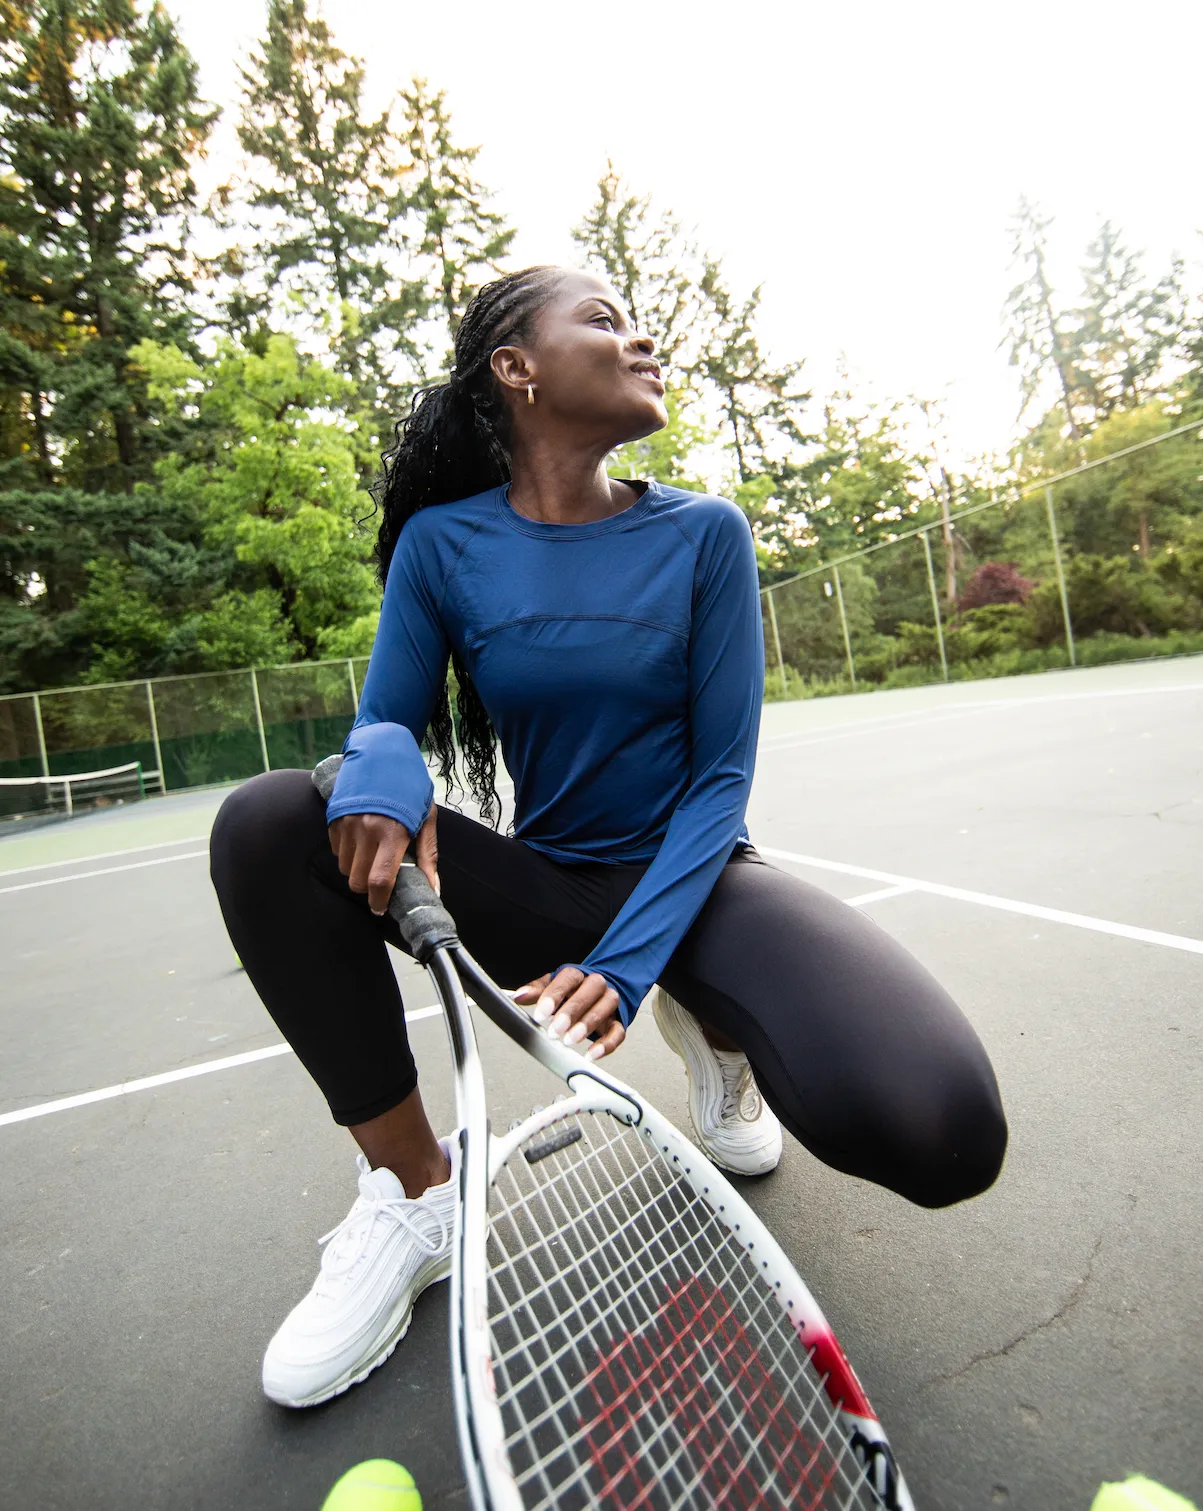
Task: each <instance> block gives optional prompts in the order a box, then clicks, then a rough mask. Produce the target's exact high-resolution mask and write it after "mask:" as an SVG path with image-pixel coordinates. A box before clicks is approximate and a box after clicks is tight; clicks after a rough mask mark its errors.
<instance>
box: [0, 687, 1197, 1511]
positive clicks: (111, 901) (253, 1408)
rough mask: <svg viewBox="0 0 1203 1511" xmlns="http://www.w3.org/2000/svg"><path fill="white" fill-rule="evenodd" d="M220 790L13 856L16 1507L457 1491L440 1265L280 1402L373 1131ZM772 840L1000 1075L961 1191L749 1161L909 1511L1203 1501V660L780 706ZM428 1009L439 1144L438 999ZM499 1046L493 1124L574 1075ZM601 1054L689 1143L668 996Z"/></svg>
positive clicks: (11, 1448)
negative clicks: (1115, 1498)
mask: <svg viewBox="0 0 1203 1511" xmlns="http://www.w3.org/2000/svg"><path fill="white" fill-rule="evenodd" d="M222 796H223V794H222V793H220V792H216V793H193V794H186V795H183V796H180V797H178V798H166V799H156V800H150V801H148V802H146V803H144V804H140V805H137V806H136V807H130V808H126V809H122V810H119V811H116V812H113V811H110V812H108V813H104V814H98V815H95V816H92V817H89V818H84V819H80V820H77V821H75V822H73V823H72V824H69V825H60V826H57V827H54V828H50V829H44V830H40V831H37V832H35V833H31V834H27V835H19V834H18V835H11V836H8V837H4V838H0V959H2V960H3V983H4V985H3V992H2V994H0V997H2V1000H0V1026H2V1028H0V1200H2V1202H3V1208H2V1210H3V1214H4V1221H3V1228H2V1231H0V1265H2V1267H3V1276H4V1290H3V1297H4V1299H3V1305H2V1307H0V1315H2V1317H3V1336H4V1347H3V1351H2V1355H0V1382H2V1389H3V1403H4V1409H3V1413H2V1416H0V1505H3V1506H4V1507H6V1508H8V1507H11V1508H13V1511H22V1508H26V1507H30V1508H32V1507H35V1506H36V1507H37V1511H57V1508H63V1511H67V1508H72V1511H75V1508H77V1507H79V1506H81V1505H82V1506H87V1507H90V1508H92V1507H95V1508H97V1511H109V1508H112V1511H118V1508H120V1511H130V1508H142V1507H170V1508H171V1511H185V1508H192V1507H196V1508H201V1507H207V1508H209V1507H222V1508H225V1507H237V1508H239V1511H260V1508H262V1511H269V1508H276V1507H298V1508H312V1511H317V1508H318V1507H319V1506H320V1504H321V1501H322V1498H323V1496H324V1494H325V1492H326V1490H327V1489H328V1488H329V1486H330V1484H332V1483H333V1481H334V1480H335V1479H336V1478H337V1477H338V1475H339V1474H340V1473H341V1472H342V1471H343V1470H344V1469H345V1468H347V1467H348V1466H349V1465H350V1464H352V1463H354V1462H356V1461H357V1460H359V1459H363V1458H369V1457H376V1456H382V1455H383V1456H389V1457H393V1458H397V1459H400V1460H401V1461H402V1462H403V1463H405V1464H406V1465H407V1466H408V1467H409V1468H410V1469H411V1470H412V1472H413V1473H414V1475H415V1477H416V1479H417V1482H418V1484H419V1486H420V1487H421V1491H422V1495H423V1499H424V1503H425V1505H426V1507H427V1508H428V1511H441V1508H451V1507H459V1506H463V1505H466V1497H465V1493H464V1489H463V1482H462V1478H461V1475H460V1470H459V1464H458V1454H457V1448H456V1443H455V1432H454V1423H453V1419H452V1413H451V1394H450V1379H449V1374H448V1363H447V1346H446V1334H447V1295H446V1287H437V1288H435V1289H434V1290H433V1291H431V1292H428V1293H427V1294H426V1295H425V1296H424V1297H423V1298H422V1299H421V1301H420V1302H419V1304H418V1307H417V1309H416V1313H415V1318H414V1323H413V1327H412V1329H411V1332H410V1334H409V1336H408V1338H407V1339H406V1340H405V1341H404V1343H403V1344H402V1346H401V1348H400V1349H399V1350H398V1352H397V1354H396V1355H395V1356H394V1358H393V1359H392V1360H391V1361H390V1363H389V1364H388V1365H387V1366H385V1367H384V1368H382V1369H381V1370H379V1371H377V1372H376V1373H375V1374H374V1375H373V1376H372V1377H371V1378H370V1379H369V1380H368V1381H367V1382H366V1383H365V1384H364V1385H362V1386H359V1387H357V1388H356V1389H354V1390H352V1391H350V1392H349V1393H348V1394H346V1395H345V1396H343V1397H340V1398H339V1399H338V1400H336V1401H334V1402H332V1403H330V1404H329V1405H327V1406H325V1407H320V1408H317V1409H315V1410H311V1411H307V1412H300V1413H290V1412H286V1411H283V1410H280V1409H278V1408H276V1407H273V1406H271V1405H270V1404H269V1403H267V1402H266V1401H265V1400H264V1399H263V1398H262V1396H261V1394H260V1390H259V1381H258V1371H259V1361H260V1358H261V1355H262V1350H263V1347H264V1345H265V1344H266V1342H267V1340H268V1338H269V1337H270V1335H271V1333H272V1331H273V1330H274V1328H275V1326H276V1324H277V1323H278V1321H279V1320H280V1319H281V1318H282V1316H283V1315H284V1313H285V1312H286V1311H287V1310H288V1308H289V1307H290V1306H291V1305H292V1304H293V1303H294V1302H295V1301H296V1300H297V1299H299V1297H300V1296H301V1295H302V1294H303V1293H304V1291H305V1289H306V1288H307V1287H308V1285H309V1284H310V1282H311V1280H312V1278H313V1275H314V1273H315V1269H316V1265H317V1261H318V1249H317V1245H316V1239H317V1237H318V1236H319V1235H320V1234H322V1233H324V1232H326V1231H327V1230H328V1229H330V1228H331V1227H333V1226H334V1225H335V1224H336V1223H337V1222H338V1221H339V1220H340V1219H341V1218H342V1216H343V1215H344V1214H345V1212H346V1209H347V1207H348V1206H349V1204H350V1202H351V1200H352V1198H353V1196H354V1167H353V1153H354V1151H353V1148H352V1146H351V1144H350V1141H349V1139H348V1138H347V1135H346V1134H345V1133H344V1132H342V1131H341V1130H339V1129H336V1128H334V1127H333V1126H332V1125H331V1124H330V1121H329V1118H328V1115H327V1113H326V1111H325V1106H324V1103H323V1102H322V1099H321V1097H320V1096H319V1094H318V1093H317V1091H316V1090H315V1088H314V1087H313V1086H312V1084H311V1083H310V1082H309V1080H308V1078H307V1077H306V1075H305V1073H304V1071H303V1070H302V1069H301V1067H300V1066H299V1065H298V1064H297V1062H296V1061H295V1059H294V1058H293V1057H292V1055H291V1054H288V1053H281V1052H280V1050H281V1046H280V1039H279V1035H278V1033H277V1032H276V1030H275V1027H274V1025H273V1024H272V1023H271V1021H270V1019H268V1017H267V1015H266V1014H265V1013H264V1011H263V1009H262V1007H261V1006H260V1005H259V1003H258V1001H257V999H256V998H255V996H254V993H253V991H252V990H251V988H250V986H249V983H248V982H247V980H246V978H245V976H244V975H243V974H242V972H241V971H240V970H239V969H238V966H237V962H236V961H235V959H234V957H233V955H232V953H231V950H230V946H229V943H228V941H227V940H226V938H225V935H224V931H223V929H222V925H221V920H220V917H219V915H218V912H217V908H216V904H215V901H214V898H213V895H212V891H211V889H210V886H209V882H208V877H207V868H206V865H205V862H204V859H203V850H204V843H205V837H206V835H207V832H208V827H209V824H210V823H211V821H212V816H213V813H214V812H215V811H216V808H217V806H218V804H219V802H220V800H221V797H222ZM749 824H750V827H751V831H752V834H753V838H754V839H755V840H756V841H757V842H758V843H759V844H760V845H761V847H762V848H763V849H766V850H769V851H771V852H772V854H773V861H774V864H778V865H782V866H785V867H787V868H789V869H792V870H794V871H796V872H797V873H798V874H799V875H802V876H804V877H806V878H807V879H809V880H811V881H814V882H816V883H817V884H818V885H820V886H823V887H826V888H827V889H828V890H830V891H832V892H833V893H834V894H835V895H837V896H840V897H843V898H845V899H848V900H851V901H853V902H856V903H857V905H859V906H863V907H864V908H865V909H866V911H868V912H870V913H871V914H872V916H873V917H874V918H875V919H876V920H877V921H878V922H879V923H880V924H881V925H882V927H884V928H886V929H887V930H888V931H889V932H890V933H891V934H893V935H894V936H895V937H896V938H898V939H899V940H900V941H901V942H902V943H903V944H904V945H906V947H907V948H909V949H910V950H912V951H913V952H914V953H915V954H916V955H917V956H918V958H919V959H920V960H922V961H923V962H924V964H926V965H927V966H928V967H929V968H930V969H931V970H933V971H934V972H935V974H936V975H937V977H938V978H939V979H940V980H941V981H942V982H944V984H945V985H946V986H947V987H948V988H949V990H950V991H951V992H952V993H953V995H954V996H955V997H956V998H957V999H958V1000H959V1001H960V1002H961V1004H962V1005H963V1007H964V1008H965V1011H966V1012H967V1013H968V1015H969V1017H970V1018H971V1020H972V1021H973V1023H974V1025H975V1026H976V1028H977V1030H978V1032H979V1033H980V1034H981V1035H982V1037H983V1039H984V1041H985V1043H986V1045H987V1048H988V1049H989V1051H990V1054H991V1056H992V1058H993V1060H994V1063H995V1066H996V1069H997V1072H998V1076H999V1081H1000V1084H1001V1086H1002V1090H1003V1096H1004V1100H1005V1102H1006V1106H1007V1111H1008V1115H1009V1119H1010V1124H1011V1146H1010V1151H1009V1154H1008V1159H1007V1163H1006V1167H1005V1169H1004V1172H1003V1175H1002V1177H1001V1179H1000V1180H999V1182H998V1184H997V1185H996V1186H995V1187H994V1189H993V1190H991V1191H990V1192H989V1193H987V1194H986V1195H985V1196H983V1197H981V1198H979V1199H978V1200H976V1201H973V1202H970V1203H968V1204H965V1205H963V1206H961V1207H956V1208H953V1209H951V1210H948V1211H943V1212H927V1211H921V1210H918V1209H915V1208H912V1207H910V1206H908V1205H907V1204H906V1203H905V1202H903V1201H902V1200H901V1199H900V1198H898V1197H895V1196H893V1195H891V1194H889V1193H886V1192H883V1191H880V1190H877V1189H876V1188H873V1187H870V1186H868V1185H866V1184H864V1183H862V1182H858V1181H855V1180H852V1179H849V1178H848V1177H845V1176H841V1175H838V1174H836V1173H835V1172H833V1171H830V1170H827V1169H826V1168H825V1167H823V1166H822V1165H820V1164H818V1162H817V1161H815V1160H814V1159H813V1158H812V1157H811V1156H809V1155H808V1154H807V1153H806V1152H805V1151H804V1150H802V1149H801V1148H799V1147H797V1146H790V1147H788V1148H787V1151H786V1156H785V1159H784V1161H783V1163H782V1166H781V1168H780V1169H779V1170H778V1171H777V1172H776V1173H775V1174H773V1175H771V1176H769V1177H767V1178H765V1179H763V1180H761V1181H758V1182H746V1183H744V1188H745V1190H746V1192H747V1194H748V1197H749V1199H750V1200H751V1202H752V1203H753V1205H754V1206H755V1207H756V1208H757V1210H758V1211H760V1212H761V1213H762V1215H763V1216H764V1217H765V1219H766V1220H767V1221H768V1223H769V1224H770V1226H771V1227H772V1228H773V1229H774V1231H775V1232H776V1233H777V1235H778V1237H779V1238H780V1239H781V1241H782V1243H783V1245H784V1247H785V1248H786V1250H787V1252H788V1253H789V1254H790V1255H791V1257H792V1258H793V1259H794V1261H795V1263H796V1264H797V1265H798V1267H799V1269H800V1270H801V1271H802V1273H803V1275H804V1276H805V1277H806V1279H807V1281H808V1282H809V1284H810V1285H811V1288H812V1289H813V1290H814V1291H815V1293H816V1295H817V1296H818V1298H819V1300H820V1302H821V1303H822V1304H823V1306H824V1308H825V1309H826V1311H827V1312H828V1315H829V1316H830V1317H831V1320H832V1321H833V1323H834V1324H835V1327H836V1330H837V1332H838V1333H839V1335H840V1337H841V1339H842V1341H843V1342H844V1345H845V1347H846V1349H847V1351H848V1353H849V1354H850V1356H851V1357H852V1359H853V1362H854V1363H855V1364H856V1366H857V1369H858V1371H859V1372H860V1374H861V1376H862V1378H863V1379H864V1381H865V1384H866V1386H867V1387H868V1389H869V1392H870V1395H871V1396H872V1398H873V1400H874V1403H875V1405H876V1406H877V1408H878V1410H879V1412H880V1414H881V1416H882V1418H883V1420H884V1421H885V1422H886V1424H887V1427H888V1430H889V1432H890V1435H891V1438H892V1440H893V1442H894V1445H895V1448H896V1450H897V1452H898V1455H899V1458H900V1460H901V1461H902V1463H903V1465H904V1467H905V1469H906V1473H907V1476H908V1479H909V1481H910V1483H911V1486H912V1489H913V1491H914V1494H915V1499H916V1503H917V1505H918V1506H919V1507H920V1508H921V1511H979V1508H981V1511H985V1508H993V1507H998V1506H1007V1507H1013V1508H1023V1511H1087V1508H1088V1507H1089V1505H1090V1501H1091V1498H1092V1495H1093V1493H1094V1490H1095V1489H1096V1488H1097V1486H1098V1484H1099V1483H1100V1482H1101V1481H1102V1480H1104V1479H1114V1478H1118V1477H1120V1476H1122V1475H1123V1474H1124V1473H1126V1472H1128V1471H1129V1470H1140V1471H1142V1472H1144V1473H1146V1474H1149V1475H1151V1476H1152V1477H1154V1478H1156V1479H1160V1480H1163V1481H1164V1482H1166V1483H1167V1484H1169V1485H1171V1486H1172V1487H1173V1488H1175V1489H1177V1490H1178V1491H1179V1492H1180V1493H1182V1494H1186V1495H1190V1496H1192V1497H1193V1498H1194V1499H1195V1500H1197V1501H1199V1502H1200V1503H1201V1504H1203V1387H1201V1385H1200V1362H1201V1358H1200V1356H1201V1353H1203V1299H1201V1298H1203V1203H1201V1202H1200V1198H1199V1188H1200V1175H1201V1173H1203V1078H1201V1076H1200V1070H1201V1068H1203V1067H1201V1061H1203V1053H1201V1042H1203V1032H1201V1028H1203V1024H1201V1009H1203V889H1201V887H1200V869H1201V865H1200V863H1201V857H1203V658H1188V659H1182V660H1177V661H1173V662H1156V663H1149V664H1144V665H1136V666H1127V667H1118V668H1108V669H1099V670H1092V671H1086V672H1078V673H1057V674H1048V675H1045V676H1041V677H1030V678H1017V679H1012V680H1008V681H1005V682H991V683H976V684H954V685H952V686H949V687H935V688H924V689H915V690H907V691H900V692H892V693H874V694H869V695H865V696H859V697H850V698H841V699H828V700H817V701H812V702H806V703H787V704H774V705H769V706H768V707H767V708H766V710H765V719H764V725H763V731H762V741H761V753H760V760H759V765H758V774H757V781H756V787H755V790H754V794H753V800H752V805H751V809H750V812H749ZM863 898H869V899H870V900H868V901H864V902H859V901H858V900H859V899H863ZM398 973H399V976H400V979H401V981H402V986H403V991H404V994H405V999H406V1007H407V1009H408V1010H410V1011H412V1012H418V1013H420V1012H421V1009H423V1008H425V1007H427V1006H429V1005H430V1004H431V1003H432V1002H433V993H432V991H431V989H430V987H429V985H428V983H427V982H426V980H425V978H424V976H423V975H422V973H421V972H420V971H419V970H418V969H417V968H416V967H415V966H413V965H412V964H411V963H409V962H407V961H405V960H402V959H398ZM410 1032H411V1036H412V1039H413V1043H414V1047H415V1052H416V1055H417V1057H418V1060H419V1064H420V1067H421V1071H422V1077H423V1091H424V1096H425V1098H426V1101H427V1105H428V1107H429V1108H430V1110H431V1113H432V1117H433V1118H434V1120H435V1121H436V1124H437V1125H439V1126H441V1127H444V1128H448V1129H449V1128H450V1127H451V1126H452V1123H453V1104H452V1094H451V1083H450V1076H449V1073H448V1061H447V1050H446V1042H445V1035H444V1031H443V1028H442V1025H441V1022H440V1021H439V1019H438V1018H437V1016H427V1017H419V1018H417V1019H415V1021H413V1022H412V1024H411V1028H410ZM480 1035H481V1041H482V1050H483V1053H484V1057H485V1063H486V1069H487V1075H488V1081H489V1090H490V1095H491V1099H492V1105H493V1108H494V1115H495V1120H496V1121H497V1122H498V1123H499V1124H500V1125H502V1126H504V1125H505V1124H506V1123H508V1122H509V1120H510V1119H511V1118H513V1117H516V1116H519V1115H522V1114H524V1113H525V1112H527V1111H529V1110H530V1108H531V1107H532V1106H534V1105H537V1104H538V1103H540V1102H543V1101H546V1100H547V1099H548V1095H549V1093H550V1094H554V1090H555V1083H553V1082H551V1081H550V1080H549V1079H548V1078H546V1077H545V1075H544V1073H543V1072H542V1071H541V1070H540V1069H539V1068H538V1067H536V1066H534V1065H533V1064H531V1062H529V1061H528V1060H527V1059H526V1058H525V1057H524V1056H522V1055H521V1053H519V1052H518V1051H516V1050H514V1049H513V1048H512V1047H511V1046H510V1045H509V1044H508V1043H506V1042H505V1041H504V1040H502V1038H501V1036H500V1035H499V1034H497V1032H496V1031H495V1030H493V1029H492V1027H491V1026H490V1025H489V1024H488V1023H482V1024H481V1026H480ZM615 1069H616V1070H617V1071H618V1073H619V1074H620V1075H623V1076H624V1077H626V1078H627V1079H629V1080H631V1081H633V1082H635V1083H636V1084H637V1085H639V1086H641V1087H643V1088H645V1089H647V1090H648V1091H649V1092H650V1093H651V1094H652V1095H653V1096H654V1099H655V1100H656V1102H657V1104H658V1105H660V1106H661V1108H662V1109H663V1110H664V1111H665V1112H666V1113H667V1114H668V1115H669V1116H670V1117H672V1118H673V1119H674V1120H676V1121H677V1122H679V1123H680V1124H681V1125H682V1126H683V1127H686V1126H687V1123H686V1108H685V1084H684V1077H683V1074H682V1072H681V1071H680V1068H679V1064H678V1062H677V1061H676V1060H675V1059H674V1057H673V1056H672V1055H671V1054H670V1053H669V1052H668V1050H667V1049H666V1048H665V1047H664V1045H663V1044H662V1043H661V1041H660V1040H659V1037H658V1035H657V1032H656V1029H655V1025H654V1022H653V1021H652V1019H651V1015H650V1013H648V1014H644V1015H642V1016H641V1017H640V1018H639V1019H638V1020H637V1022H636V1024H635V1027H634V1030H633V1032H632V1034H631V1036H630V1038H629V1040H628V1042H627V1045H626V1046H625V1047H624V1049H623V1050H622V1052H621V1054H620V1056H619V1057H617V1058H616V1060H615ZM198 1071H199V1072H200V1073H197V1072H198ZM143 1078H151V1084H150V1085H149V1086H139V1085H138V1084H137V1083H138V1082H139V1081H140V1080H141V1079H143ZM131 1083H134V1084H133V1085H131ZM118 1088H123V1089H121V1090H120V1091H118V1090H117V1089H118ZM96 1092H105V1093H106V1094H105V1095H104V1096H103V1098H102V1099H98V1100H86V1098H87V1097H89V1095H90V1094H93V1093H96ZM64 1102H65V1103H66V1105H55V1104H60V1103H64ZM30 1113H34V1114H36V1115H32V1116H30V1115H28V1114H30ZM13 1114H25V1116H23V1117H21V1119H20V1120H13V1118H12V1115H13Z"/></svg>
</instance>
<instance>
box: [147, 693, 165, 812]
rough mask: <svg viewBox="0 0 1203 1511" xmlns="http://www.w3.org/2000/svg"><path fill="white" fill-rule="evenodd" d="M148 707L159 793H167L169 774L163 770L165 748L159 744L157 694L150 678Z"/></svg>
mask: <svg viewBox="0 0 1203 1511" xmlns="http://www.w3.org/2000/svg"><path fill="white" fill-rule="evenodd" d="M146 707H147V711H148V712H149V714H150V737H151V739H152V740H153V741H154V746H155V765H156V766H157V767H158V768H159V792H160V793H165V792H166V791H167V773H166V772H165V771H164V770H163V747H162V746H161V745H160V744H159V716H158V714H157V713H156V712H155V693H154V688H153V687H151V685H150V678H149V677H147V679H146Z"/></svg>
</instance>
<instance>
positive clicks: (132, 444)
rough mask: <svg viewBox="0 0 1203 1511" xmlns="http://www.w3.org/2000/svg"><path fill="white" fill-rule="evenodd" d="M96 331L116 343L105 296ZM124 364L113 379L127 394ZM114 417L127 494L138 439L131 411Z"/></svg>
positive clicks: (99, 305) (98, 301) (99, 299)
mask: <svg viewBox="0 0 1203 1511" xmlns="http://www.w3.org/2000/svg"><path fill="white" fill-rule="evenodd" d="M96 329H97V330H98V331H99V332H100V337H101V340H102V341H116V340H117V327H116V324H115V322H114V320H113V311H112V310H111V309H110V308H109V302H108V300H107V299H106V298H105V297H104V296H103V295H97V298H96ZM122 366H123V364H119V363H116V362H115V363H114V364H113V377H114V378H115V379H116V380H117V386H118V387H119V388H120V389H121V391H122V392H123V393H124V392H125V379H124V375H123V373H122V371H121V368H122ZM109 413H110V414H111V415H112V417H113V432H114V434H115V435H116V438H117V455H118V457H119V458H120V459H121V469H122V472H123V474H124V478H123V481H124V485H125V491H126V493H132V492H133V491H134V463H135V461H136V460H137V455H138V443H137V437H136V436H135V434H134V426H133V421H132V420H131V419H130V414H129V409H128V408H124V409H118V408H113V409H111V410H110V411H109Z"/></svg>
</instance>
